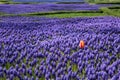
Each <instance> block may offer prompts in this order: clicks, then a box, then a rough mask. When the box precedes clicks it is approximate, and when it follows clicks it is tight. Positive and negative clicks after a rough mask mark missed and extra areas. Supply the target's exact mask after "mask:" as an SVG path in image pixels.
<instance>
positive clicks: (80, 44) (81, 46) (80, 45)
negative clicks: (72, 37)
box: [79, 40, 85, 48]
mask: <svg viewBox="0 0 120 80" xmlns="http://www.w3.org/2000/svg"><path fill="white" fill-rule="evenodd" d="M84 46H85V43H84V41H83V40H81V41H80V43H79V47H80V48H84Z"/></svg>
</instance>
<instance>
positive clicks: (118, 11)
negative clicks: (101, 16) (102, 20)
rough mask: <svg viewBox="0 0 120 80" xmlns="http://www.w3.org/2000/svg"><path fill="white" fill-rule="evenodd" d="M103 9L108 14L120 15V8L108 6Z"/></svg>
mask: <svg viewBox="0 0 120 80" xmlns="http://www.w3.org/2000/svg"><path fill="white" fill-rule="evenodd" d="M101 10H102V11H103V12H104V13H105V14H107V15H111V16H117V17H120V9H109V8H107V7H103V8H101Z"/></svg>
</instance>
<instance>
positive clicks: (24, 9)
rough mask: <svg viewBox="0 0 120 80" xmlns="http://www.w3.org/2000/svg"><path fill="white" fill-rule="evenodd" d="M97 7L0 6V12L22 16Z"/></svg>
mask: <svg viewBox="0 0 120 80" xmlns="http://www.w3.org/2000/svg"><path fill="white" fill-rule="evenodd" d="M98 9H99V6H97V5H89V4H87V3H85V4H54V3H48V4H0V12H4V13H8V14H23V13H33V12H49V11H76V10H77V11H78V10H98Z"/></svg>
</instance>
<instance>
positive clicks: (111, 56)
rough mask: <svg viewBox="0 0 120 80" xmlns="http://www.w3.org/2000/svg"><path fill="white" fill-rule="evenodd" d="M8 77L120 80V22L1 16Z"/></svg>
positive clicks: (2, 75) (0, 43)
mask: <svg viewBox="0 0 120 80" xmlns="http://www.w3.org/2000/svg"><path fill="white" fill-rule="evenodd" d="M38 9H39V8H38ZM80 40H84V41H85V48H84V49H80V48H79V42H80ZM6 79H10V80H13V79H15V80H19V79H20V80H39V79H40V80H45V79H46V80H49V79H53V80H108V79H110V80H120V18H117V17H110V16H106V17H93V18H88V17H83V18H82V17H81V18H61V19H59V18H45V17H0V80H6Z"/></svg>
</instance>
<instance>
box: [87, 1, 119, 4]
mask: <svg viewBox="0 0 120 80" xmlns="http://www.w3.org/2000/svg"><path fill="white" fill-rule="evenodd" d="M86 2H89V3H106V4H107V3H117V4H118V2H119V3H120V0H86Z"/></svg>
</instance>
